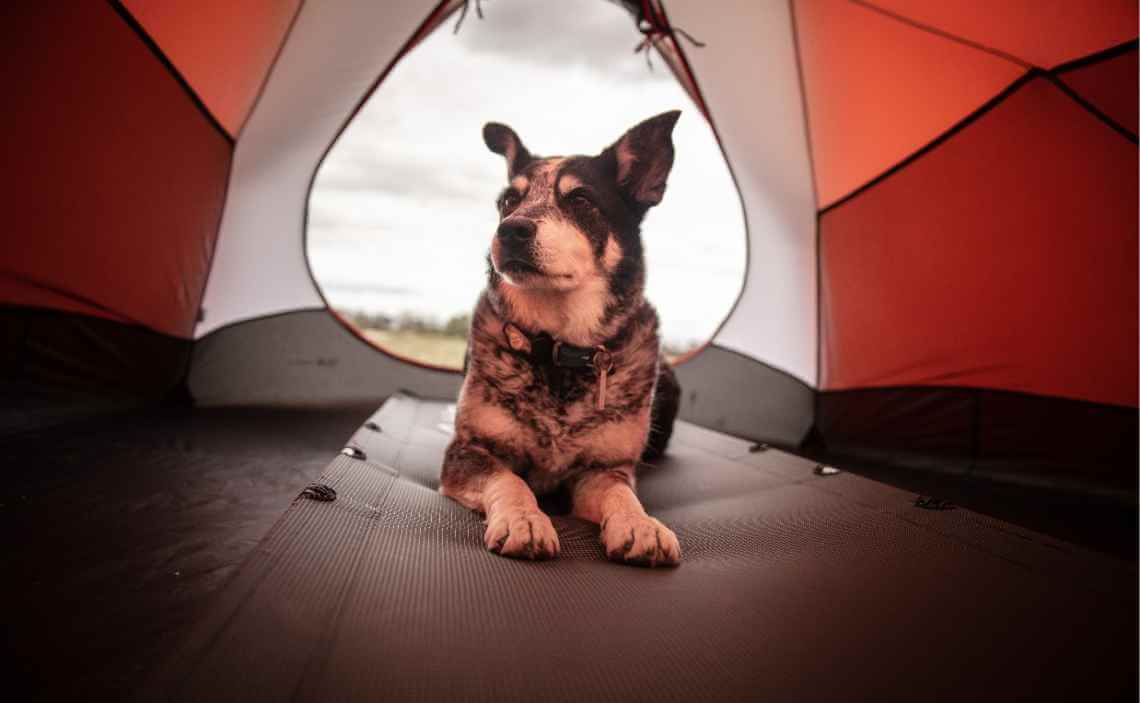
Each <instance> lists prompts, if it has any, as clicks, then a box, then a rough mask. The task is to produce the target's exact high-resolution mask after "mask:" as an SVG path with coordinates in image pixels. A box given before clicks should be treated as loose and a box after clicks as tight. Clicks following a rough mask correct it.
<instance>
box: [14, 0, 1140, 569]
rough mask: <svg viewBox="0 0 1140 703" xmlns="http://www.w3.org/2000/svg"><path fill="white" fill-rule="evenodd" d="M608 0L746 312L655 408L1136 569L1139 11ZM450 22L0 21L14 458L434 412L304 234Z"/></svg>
mask: <svg viewBox="0 0 1140 703" xmlns="http://www.w3.org/2000/svg"><path fill="white" fill-rule="evenodd" d="M467 4H471V5H472V7H471V8H468V7H466V5H467ZM618 4H619V5H622V6H624V7H625V8H626V9H628V10H629V12H630V15H631V17H630V42H631V48H632V46H633V45H635V44H636V43H637V42H639V41H641V40H642V39H643V38H644V39H646V40H648V41H650V42H651V43H652V44H653V46H654V47H655V48H656V50H657V52H658V53H659V54H660V56H661V58H663V59H664V61H665V63H666V64H667V65H668V67H669V69H670V70H671V71H672V72H673V74H674V75H675V76H676V78H677V79H678V81H679V82H680V84H681V85H682V86H683V87H684V88H685V89H686V90H687V91H688V92H689V94H690V96H691V97H692V100H693V103H694V105H695V106H696V108H697V109H696V110H693V111H691V112H692V113H694V114H695V113H697V112H699V113H701V114H703V116H704V118H706V119H707V120H708V122H709V125H710V128H711V129H713V130H714V133H715V135H716V137H717V139H718V141H719V143H720V145H721V148H722V151H723V154H724V157H725V160H726V162H727V163H728V165H729V167H730V169H731V171H732V175H733V178H734V180H735V183H736V185H737V188H738V190H739V194H740V201H741V207H742V209H743V212H744V216H745V221H746V228H747V252H748V253H747V256H748V261H747V274H746V278H745V281H744V284H743V288H742V290H741V293H740V297H739V298H738V300H737V301H736V304H735V306H734V307H733V308H732V310H731V312H730V313H729V314H728V316H727V318H726V319H725V320H724V321H723V323H722V324H721V326H720V327H719V328H718V330H717V332H716V334H715V335H714V337H713V338H712V339H711V340H709V341H708V343H707V344H706V345H705V346H704V347H703V348H702V349H701V350H700V351H699V352H698V353H696V354H694V355H693V356H691V358H688V359H686V360H684V361H683V362H682V363H681V364H680V365H679V367H678V375H679V377H680V380H681V384H682V387H683V389H684V394H683V399H682V409H681V417H682V419H684V420H685V421H687V422H690V423H693V424H695V425H698V426H701V427H704V428H707V429H711V430H715V431H718V432H721V433H725V434H728V435H732V436H735V437H738V438H743V439H746V440H748V441H750V442H755V443H766V444H769V445H772V446H773V447H778V448H780V449H783V450H787V451H789V452H792V453H794V454H797V455H800V456H802V457H808V458H811V459H812V460H815V461H820V462H825V463H831V464H835V465H837V466H840V467H842V468H844V469H850V470H851V471H854V472H857V473H860V474H863V475H866V476H870V477H873V478H876V479H878V480H881V481H885V482H887V483H891V484H893V485H896V486H906V487H909V488H910V489H911V490H915V491H917V492H922V493H935V492H937V493H938V494H939V495H941V496H942V497H946V498H950V499H952V500H954V501H955V502H957V503H960V504H962V505H965V506H967V507H972V508H975V509H977V510H980V511H982V512H986V513H988V514H991V515H997V516H1000V517H1003V518H1005V519H1008V520H1011V521H1013V522H1016V523H1018V524H1022V525H1028V526H1031V527H1032V528H1033V529H1037V530H1041V531H1043V532H1047V533H1049V534H1052V535H1054V536H1056V537H1059V538H1061V539H1064V540H1072V541H1075V542H1079V543H1082V544H1085V545H1087V546H1091V547H1092V548H1094V549H1097V550H1102V551H1107V552H1111V553H1114V554H1116V555H1117V556H1123V558H1126V559H1133V560H1134V559H1135V545H1136V535H1137V525H1136V515H1137V513H1136V510H1137V491H1138V475H1137V463H1138V446H1140V432H1138V414H1137V406H1138V386H1140V381H1138V334H1140V330H1138V324H1140V323H1138V321H1140V302H1138V285H1137V283H1138V280H1140V275H1138V223H1137V212H1138V196H1137V193H1138V191H1140V184H1138V178H1137V163H1138V161H1137V132H1138V128H1137V100H1136V97H1137V7H1136V3H1135V2H1132V1H1128V0H1106V1H1105V2H1103V3H1098V4H1097V9H1096V11H1090V9H1089V5H1088V4H1087V3H1084V2H1081V1H1080V0H1071V1H1065V0H1057V2H1051V3H1048V6H1049V8H1050V9H1049V10H1048V11H1045V10H1042V9H1040V8H1038V7H1037V6H1036V4H1034V3H1017V2H998V3H990V4H987V6H986V7H985V8H984V9H981V8H980V6H975V5H973V4H970V3H950V4H945V3H931V2H925V1H924V0H875V1H874V2H871V1H868V0H788V1H787V2H782V1H773V2H754V1H753V0H723V1H722V2H719V3H717V4H716V9H715V10H710V8H709V6H708V4H707V3H704V2H702V1H701V0H667V1H663V0H624V1H622V2H618ZM474 5H475V3H465V2H462V1H461V0H442V1H437V0H399V1H397V2H364V1H353V0H342V1H334V0H279V1H276V2H273V1H267V0H241V1H239V2H232V1H229V2H223V1H222V0H209V1H208V2H195V3H191V2H181V1H179V2H156V1H153V0H121V1H120V0H81V1H78V2H71V3H9V4H8V5H6V6H5V7H4V9H3V10H0V15H2V17H3V21H2V24H0V32H2V33H3V35H4V43H3V46H4V49H3V51H4V53H5V61H4V62H3V65H4V68H3V69H2V70H0V82H2V83H3V86H4V88H5V94H6V95H8V96H9V97H10V100H9V106H8V109H7V110H5V111H4V115H3V117H0V120H2V121H3V124H4V127H5V129H4V132H5V135H6V137H5V154H6V155H7V162H6V168H5V176H4V178H5V188H4V199H5V204H6V208H5V209H6V211H7V212H8V230H7V231H8V233H7V234H6V235H5V236H6V242H5V246H4V248H3V254H2V259H0V350H2V352H0V353H2V355H3V359H4V362H5V363H4V364H3V368H4V371H3V372H2V374H3V375H2V377H0V389H2V393H3V396H4V397H5V399H6V402H5V403H4V404H3V408H0V410H2V412H0V441H5V442H11V443H12V444H11V446H12V447H22V449H20V450H19V451H16V450H13V456H23V457H28V456H31V455H32V452H31V450H30V449H29V448H30V447H31V446H32V444H30V443H39V442H45V443H47V442H52V441H53V440H52V437H62V436H68V437H72V435H71V434H69V433H73V432H76V431H80V432H83V431H90V432H94V431H95V430H83V429H81V428H85V427H86V428H89V427H98V428H100V429H99V430H98V432H100V433H104V434H103V435H100V438H99V439H97V440H96V439H92V444H91V446H92V447H96V446H98V447H104V448H105V449H107V450H108V451H111V452H112V453H114V452H120V451H123V449H122V447H123V442H130V441H136V440H138V441H142V442H144V443H145V441H146V440H139V439H138V438H139V437H141V433H139V432H135V431H128V430H126V429H121V430H119V429H116V428H115V422H114V418H118V417H122V418H131V419H130V422H132V423H136V422H142V423H143V424H146V423H147V422H149V420H145V419H143V418H146V416H147V413H150V412H154V413H157V414H158V415H160V416H161V417H164V418H171V417H177V418H182V419H184V420H185V422H186V423H187V426H196V427H199V428H201V427H205V426H206V425H208V424H209V423H210V422H213V420H209V419H207V418H228V417H231V415H229V414H230V413H237V414H238V415H240V413H242V412H244V411H242V410H238V408H248V409H250V410H249V412H252V413H256V412H262V411H264V412H265V413H267V415H266V417H272V418H278V419H279V418H282V417H285V418H289V417H293V416H292V415H290V414H289V413H294V412H295V413H315V412H318V411H317V410H316V409H321V408H328V409H330V410H329V411H328V412H330V413H333V415H335V417H337V418H342V419H343V418H344V417H345V416H344V412H345V409H346V408H354V409H356V410H357V411H358V412H363V413H364V414H363V415H362V416H361V417H360V418H359V420H360V421H363V420H364V419H366V417H367V414H368V411H367V408H375V407H376V406H377V405H379V404H380V403H381V402H383V401H384V400H385V399H387V398H390V397H393V396H398V395H400V394H408V395H410V396H415V397H418V398H421V399H426V400H454V398H455V395H456V392H457V390H458V388H459V385H460V383H461V381H462V377H461V374H460V372H459V371H457V370H451V369H442V368H434V367H430V366H425V365H421V364H417V363H412V362H409V361H407V360H404V359H401V358H398V357H396V356H393V355H391V354H389V353H387V352H385V351H383V350H381V349H378V348H376V347H375V346H373V345H372V344H371V343H369V342H368V341H366V340H365V339H364V338H363V337H362V336H361V335H360V334H358V333H357V332H356V331H355V330H354V329H353V328H352V326H351V325H350V324H349V323H347V322H346V321H344V320H343V319H341V318H340V317H339V316H338V315H337V313H336V312H335V311H333V310H331V309H330V307H329V305H328V302H327V300H326V299H325V297H324V294H323V293H322V291H321V289H320V286H319V284H318V283H317V281H316V280H315V279H314V277H313V275H312V272H311V270H310V266H309V263H308V260H307V255H306V226H307V218H308V199H309V194H310V190H311V189H312V185H313V181H314V179H315V176H316V173H317V170H318V169H319V168H320V165H321V163H322V161H323V160H324V159H325V157H326V156H327V154H328V153H329V151H330V150H331V149H332V147H333V145H334V144H335V143H336V140H337V138H338V137H339V136H340V134H341V133H342V132H343V130H344V129H345V128H346V126H347V125H348V123H349V122H350V121H351V120H352V118H353V117H354V116H355V114H356V113H357V111H358V110H359V109H360V107H361V106H362V105H363V104H364V102H365V101H366V100H368V99H370V98H373V95H374V93H376V91H377V89H378V88H379V87H380V86H381V85H382V81H383V80H384V77H385V76H386V75H387V74H388V72H389V71H391V70H392V68H393V67H394V66H395V65H396V63H397V62H398V61H399V60H400V58H401V57H402V56H403V55H404V54H405V53H407V52H408V51H411V50H414V48H415V46H416V44H417V42H418V41H419V40H420V39H422V38H423V37H424V36H426V35H427V34H428V33H430V32H432V31H437V30H439V31H451V25H450V24H447V21H448V20H454V19H455V18H456V13H457V12H460V11H462V12H468V14H469V15H471V16H468V17H467V18H466V21H467V22H474V21H479V20H478V19H477V18H476V17H474V16H473V15H474V14H475V12H474V9H475V8H474ZM498 9H499V8H497V7H490V6H488V7H487V8H484V12H485V14H486V18H485V19H484V20H483V21H485V22H487V23H491V25H493V21H494V17H493V15H494V11H495V10H498ZM504 9H506V6H505V5H504ZM674 28H677V29H680V28H683V30H684V32H685V33H686V35H691V36H692V37H696V38H699V39H700V41H701V43H702V44H703V46H700V47H698V46H695V45H694V44H692V43H690V42H689V41H688V40H687V39H685V38H684V35H682V33H681V32H680V31H674ZM376 95H377V97H376V98H375V99H383V93H382V90H381V92H379V93H376ZM461 117H462V118H463V119H469V120H470V121H471V123H472V126H471V129H472V134H473V135H477V130H476V128H477V126H478V124H481V122H482V121H483V117H486V116H471V115H463V116H461ZM380 275H382V272H381V274H380ZM475 293H476V292H475V291H472V298H473V299H474V295H475ZM332 408H339V410H331V409H332ZM169 413H174V415H169ZM251 417H252V416H251ZM306 417H309V416H308V415H306ZM194 418H202V419H194ZM182 421H183V420H178V421H177V422H182ZM218 422H222V420H218ZM284 422H285V424H286V425H288V424H289V421H288V420H287V419H286V420H285V421H284ZM196 423H197V424H196ZM203 423H204V424H203ZM239 424H240V423H239ZM333 424H334V423H332V422H331V421H330V422H329V423H326V424H323V425H321V426H322V428H324V430H326V431H328V432H332V429H333V428H332V425H333ZM250 426H251V427H253V426H256V427H257V432H261V433H263V434H261V435H259V436H260V437H261V440H259V441H263V442H264V441H265V436H266V435H265V434H264V433H265V432H266V431H267V430H266V426H265V425H263V424H260V421H259V420H257V421H255V420H251V421H250ZM349 426H351V423H348V421H347V420H345V424H344V427H349ZM164 427H166V426H164ZM335 429H336V430H337V431H339V430H341V429H343V428H342V427H341V425H339V424H338V425H336V427H335ZM168 430H169V428H168V427H167V428H166V429H163V430H162V432H167V431H168ZM119 431H122V432H123V433H125V434H123V437H124V439H123V440H122V442H119V441H118V440H116V439H115V436H116V435H115V433H116V432H119ZM251 431H252V430H251ZM198 432H199V434H200V435H201V436H205V433H204V432H203V431H201V429H199V430H198ZM75 436H82V435H75ZM91 436H92V437H94V435H91ZM313 436H314V437H316V436H317V435H316V434H314V435H313ZM321 436H322V437H324V435H321ZM130 438H135V439H130ZM68 441H69V442H70V441H71V440H68ZM76 442H78V440H76ZM79 444H81V443H79ZM79 444H76V446H77V447H78V446H79ZM223 444H224V442H223ZM259 446H260V445H259ZM231 450H232V451H234V452H235V453H234V454H233V456H239V455H240V456H245V455H244V454H242V451H244V450H237V449H233V448H232V446H230V445H227V448H226V449H225V450H224V451H225V452H229V451H231ZM219 451H222V450H219ZM75 452H77V453H76V454H74V457H79V458H75V461H76V462H77V463H76V464H75V466H80V465H83V466H85V465H86V462H87V459H86V458H82V452H81V450H80V449H75ZM128 454H129V452H128ZM219 456H221V454H219ZM60 461H64V460H63V459H61V460H60ZM9 468H10V470H13V471H14V470H16V469H18V468H19V469H20V470H34V469H29V468H28V467H23V468H21V467H9ZM72 468H74V467H72ZM69 470H71V469H69ZM76 470H77V469H76ZM310 478H311V477H310ZM40 480H41V479H37V481H40ZM37 485H39V484H37ZM45 485H46V484H45ZM51 485H56V484H51ZM83 485H89V484H87V483H84V484H83ZM13 490H16V489H13ZM52 490H55V489H54V488H53V489H52ZM16 492H17V493H19V491H16ZM11 500H17V499H11ZM8 502H9V504H10V505H12V504H14V503H12V502H11V501H8ZM21 519H23V518H21ZM20 524H21V525H23V526H24V527H25V528H27V529H29V530H33V529H35V525H36V524H37V523H36V522H35V520H32V519H31V518H28V520H26V521H24V522H21V523H20ZM259 529H260V528H259ZM1134 571H1135V570H1134V564H1133V576H1134V575H1135V573H1134Z"/></svg>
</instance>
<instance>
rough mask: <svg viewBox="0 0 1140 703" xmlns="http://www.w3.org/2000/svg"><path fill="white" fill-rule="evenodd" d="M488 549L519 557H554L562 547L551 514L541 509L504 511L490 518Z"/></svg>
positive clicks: (486, 533)
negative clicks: (548, 515)
mask: <svg viewBox="0 0 1140 703" xmlns="http://www.w3.org/2000/svg"><path fill="white" fill-rule="evenodd" d="M483 543H484V544H486V545H487V549H489V550H491V551H492V552H494V553H496V554H499V555H502V556H504V557H514V558H516V559H553V558H554V557H556V556H558V551H559V550H560V549H561V547H560V546H559V544H558V533H557V532H556V531H555V530H554V525H553V524H552V523H551V522H550V518H548V517H546V515H544V514H543V513H542V512H540V511H537V510H532V511H523V510H515V511H510V512H506V513H500V514H497V515H495V516H494V517H492V518H490V519H488V520H487V531H486V532H485V533H484V534H483Z"/></svg>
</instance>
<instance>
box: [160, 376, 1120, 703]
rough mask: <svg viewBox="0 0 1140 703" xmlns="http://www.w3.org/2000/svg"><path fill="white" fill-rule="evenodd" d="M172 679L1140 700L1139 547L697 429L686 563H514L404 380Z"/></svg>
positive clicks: (164, 682)
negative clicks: (1121, 553) (487, 534)
mask: <svg viewBox="0 0 1140 703" xmlns="http://www.w3.org/2000/svg"><path fill="white" fill-rule="evenodd" d="M370 422H371V423H372V424H371V425H366V426H365V427H362V428H361V429H360V430H358V431H357V432H356V433H355V435H354V436H353V437H352V439H351V441H350V444H351V445H352V446H354V447H357V448H358V449H359V450H360V451H361V452H362V453H363V455H364V458H362V459H355V458H350V457H348V456H344V455H341V456H338V457H337V458H336V459H335V460H334V461H333V462H332V464H330V465H329V467H328V468H327V469H326V471H325V473H324V476H323V478H322V480H323V481H324V482H325V483H328V484H329V485H331V486H333V487H334V488H335V489H336V490H337V492H338V494H339V497H338V499H337V500H336V501H334V502H327V503H323V502H316V501H312V500H305V499H300V500H298V501H296V502H295V503H294V504H293V506H292V507H291V508H290V509H289V510H288V511H287V512H286V514H285V515H284V516H283V517H282V519H281V520H280V521H279V522H278V524H277V525H276V526H275V527H274V528H273V529H272V530H271V531H270V533H269V535H268V536H267V537H266V538H265V540H264V541H263V542H262V543H261V545H260V546H259V547H258V549H257V550H256V551H255V552H254V554H253V555H252V556H251V557H250V559H249V560H248V561H247V562H246V563H245V565H244V566H243V567H242V569H241V570H240V572H239V573H238V575H237V576H236V577H235V579H234V581H233V582H231V583H230V584H229V586H228V587H227V589H226V591H225V592H224V593H223V594H222V596H221V597H220V598H219V600H218V601H217V602H216V603H215V607H214V609H213V612H212V613H211V616H210V617H209V618H207V619H206V620H204V621H203V622H202V623H201V624H200V626H199V627H198V629H197V631H196V632H195V633H194V634H193V636H191V637H190V638H188V640H187V641H186V642H185V644H184V646H183V647H182V649H181V650H180V653H179V654H178V656H176V657H175V658H174V659H173V660H172V661H171V662H170V663H169V665H168V666H167V667H164V668H163V671H162V674H161V675H160V676H158V677H157V678H155V679H154V680H153V681H152V682H151V685H150V687H149V688H148V689H147V693H146V696H147V697H149V698H163V699H169V698H174V699H178V700H284V699H290V698H292V699H296V700H345V699H359V700H487V701H503V700H520V701H522V700H528V701H533V700H537V699H541V700H545V701H564V700H565V701H570V700H613V701H619V700H623V701H624V700H654V701H661V700H677V701H681V700H823V699H830V700H883V699H891V700H893V699H902V698H916V697H917V698H921V699H922V700H925V701H931V700H982V699H986V700H988V699H1017V700H1038V701H1040V700H1072V699H1082V700H1116V699H1120V698H1121V697H1124V698H1128V697H1129V696H1131V697H1132V699H1135V687H1136V670H1137V663H1136V662H1137V660H1136V637H1135V624H1136V609H1135V588H1136V565H1135V562H1127V561H1121V560H1116V559H1113V558H1111V557H1108V556H1105V555H1101V554H1097V553H1093V552H1089V551H1086V550H1084V549H1081V548H1079V547H1075V546H1073V545H1071V544H1067V543H1064V542H1060V541H1058V540H1055V539H1052V538H1049V537H1046V536H1044V535H1041V534H1037V533H1034V532H1031V531H1028V530H1025V529H1022V528H1019V527H1016V526H1014V525H1010V524H1007V523H1003V522H1001V521H998V520H995V519H992V518H988V517H985V516H983V515H979V514H976V513H973V512H970V511H968V510H965V509H961V508H959V509H955V510H947V511H929V510H924V509H922V508H919V507H916V506H915V504H914V501H915V495H914V494H912V493H906V492H903V491H900V490H897V489H894V488H890V487H888V486H885V485H882V484H878V483H875V482H872V481H869V480H867V479H863V478H860V477H858V476H855V475H853V474H849V473H846V472H840V473H838V474H834V475H820V474H819V473H817V472H816V471H815V470H814V469H815V465H814V464H813V463H811V462H808V461H806V460H803V459H800V458H797V457H793V456H791V455H788V454H784V453H782V452H780V451H777V450H774V449H773V450H767V451H761V452H755V453H753V452H752V451H750V445H749V443H747V442H744V441H741V440H737V439H734V438H731V437H729V436H727V435H723V434H719V433H716V432H713V431H711V430H706V429H701V428H697V427H695V426H693V425H689V424H686V423H681V424H680V425H679V426H678V428H677V432H676V434H675V435H674V440H673V444H672V447H671V450H670V452H669V454H668V455H667V457H666V458H665V459H664V460H662V461H661V462H660V464H659V465H657V466H654V467H647V468H645V469H644V471H643V473H642V475H641V480H640V487H639V492H640V494H641V496H642V498H643V501H644V503H645V504H646V506H647V508H648V509H649V510H650V512H652V513H653V514H654V515H656V516H657V517H659V518H660V519H662V520H663V521H665V522H666V523H667V524H669V525H670V526H671V527H672V528H673V529H674V530H675V531H676V532H677V534H678V536H679V538H680V541H681V544H682V548H683V550H684V562H683V563H682V565H681V566H680V567H679V568H677V569H668V570H665V569H662V570H650V569H641V568H634V567H628V566H621V565H617V564H613V563H610V562H608V561H607V560H606V559H605V558H604V556H603V554H602V551H601V549H600V547H599V546H598V543H597V528H596V527H595V526H593V525H591V524H588V523H585V522H582V521H579V520H577V519H574V518H571V517H567V516H556V517H555V518H554V522H555V525H556V527H557V529H558V531H559V535H560V539H561V541H562V548H563V549H562V554H561V556H560V557H559V558H558V559H556V560H554V561H550V562H543V563H530V562H519V561H511V560H507V559H504V558H501V557H498V556H495V555H493V554H490V553H488V552H487V551H485V549H484V548H483V546H482V542H481V539H480V537H481V534H482V530H483V527H482V525H481V522H480V520H479V518H478V517H477V516H476V515H475V514H473V513H471V512H468V511H467V510H465V509H463V508H462V507H460V506H459V505H457V504H455V503H454V502H452V501H450V500H448V499H446V498H444V497H442V496H441V495H439V493H438V492H437V490H436V488H437V485H438V469H439V464H440V460H441V458H442V454H443V450H444V447H445V445H446V443H447V441H448V439H449V436H448V432H447V426H448V422H449V419H448V415H447V411H446V408H445V406H444V405H443V404H441V403H431V402H424V401H418V400H414V399H412V398H410V397H406V396H396V397H394V398H392V399H390V400H389V401H388V402H387V403H385V405H384V406H383V407H382V408H381V409H380V410H379V411H378V412H377V413H376V414H375V415H374V416H373V417H372V418H371V420H370Z"/></svg>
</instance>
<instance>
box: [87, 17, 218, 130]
mask: <svg viewBox="0 0 1140 703" xmlns="http://www.w3.org/2000/svg"><path fill="white" fill-rule="evenodd" d="M107 4H108V5H110V6H111V9H112V10H114V11H115V14H117V15H119V17H120V18H121V19H122V20H123V22H125V23H126V24H127V26H128V27H130V28H131V29H132V30H133V31H134V33H135V35H136V36H138V38H139V40H140V41H142V43H143V44H145V45H146V47H147V48H148V49H150V52H151V54H152V55H153V56H154V57H155V58H156V59H158V61H159V63H161V64H162V65H163V66H164V67H165V68H166V70H167V71H168V72H169V73H170V75H171V77H172V78H174V80H175V81H177V82H178V85H180V86H182V90H183V91H184V92H185V93H186V95H187V97H189V98H190V101H191V102H193V103H194V105H195V107H197V108H198V111H199V112H201V113H202V115H204V116H205V118H206V119H207V120H208V121H209V123H210V124H211V125H212V126H213V127H214V129H215V130H217V131H218V133H219V134H221V135H222V136H223V137H224V138H225V140H226V141H227V142H229V144H230V145H231V146H232V145H233V143H234V137H233V135H231V134H230V133H229V132H227V131H226V128H225V127H223V126H222V123H221V122H219V121H218V118H217V117H214V113H212V112H210V108H208V107H206V103H205V102H203V101H202V98H201V96H199V95H198V93H196V92H195V91H194V88H192V87H191V86H190V83H189V82H188V81H187V80H186V78H185V76H183V75H182V74H181V73H180V72H179V71H178V69H177V68H176V67H175V66H174V63H173V62H172V61H171V60H170V58H169V57H168V56H167V55H166V54H165V53H164V52H163V51H162V49H161V48H160V47H159V46H158V43H157V42H156V41H155V40H154V38H153V37H151V36H150V34H148V33H147V31H146V29H145V28H144V27H143V26H142V25H141V24H139V21H138V20H137V19H135V17H134V15H132V14H131V12H130V10H128V9H127V8H126V7H125V6H124V5H123V4H122V2H121V1H120V0H107Z"/></svg>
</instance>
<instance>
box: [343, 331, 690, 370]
mask: <svg viewBox="0 0 1140 703" xmlns="http://www.w3.org/2000/svg"><path fill="white" fill-rule="evenodd" d="M360 331H361V332H362V333H363V334H364V336H365V337H367V338H368V339H370V340H372V341H373V342H375V343H376V344H378V345H379V346H380V347H381V348H383V349H385V350H387V351H390V352H392V353H393V354H398V355H400V356H405V357H408V358H409V359H413V360H415V361H419V362H421V363H425V364H434V365H435V366H446V367H450V368H454V369H460V368H463V353H464V352H465V351H467V339H466V338H465V337H456V336H453V335H449V334H441V333H438V332H425V331H421V330H378V329H374V328H363V329H361V330H360ZM686 346H687V348H684V349H677V348H673V347H666V348H665V350H664V351H665V358H667V359H669V361H674V360H675V359H676V358H677V357H678V356H680V355H681V354H682V353H684V352H687V351H689V349H692V348H695V347H696V346H697V345H696V343H691V344H690V345H686Z"/></svg>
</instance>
